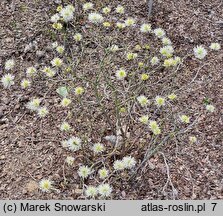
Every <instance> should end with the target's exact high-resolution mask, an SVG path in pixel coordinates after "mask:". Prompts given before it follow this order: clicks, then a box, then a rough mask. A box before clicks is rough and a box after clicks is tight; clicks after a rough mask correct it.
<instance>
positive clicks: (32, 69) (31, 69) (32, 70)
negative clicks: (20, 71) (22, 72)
mask: <svg viewBox="0 0 223 216" xmlns="http://www.w3.org/2000/svg"><path fill="white" fill-rule="evenodd" d="M36 72H37V70H36V68H35V67H28V68H27V69H26V75H27V76H29V77H31V76H33V75H35V74H36Z"/></svg>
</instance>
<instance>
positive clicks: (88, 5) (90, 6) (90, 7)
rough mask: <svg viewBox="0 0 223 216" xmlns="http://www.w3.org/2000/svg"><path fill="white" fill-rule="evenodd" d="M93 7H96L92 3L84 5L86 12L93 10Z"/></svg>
mask: <svg viewBox="0 0 223 216" xmlns="http://www.w3.org/2000/svg"><path fill="white" fill-rule="evenodd" d="M93 7H94V4H92V3H91V2H87V3H85V4H83V10H84V11H87V10H90V9H93Z"/></svg>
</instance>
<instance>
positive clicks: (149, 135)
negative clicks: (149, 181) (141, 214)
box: [1, 2, 221, 198]
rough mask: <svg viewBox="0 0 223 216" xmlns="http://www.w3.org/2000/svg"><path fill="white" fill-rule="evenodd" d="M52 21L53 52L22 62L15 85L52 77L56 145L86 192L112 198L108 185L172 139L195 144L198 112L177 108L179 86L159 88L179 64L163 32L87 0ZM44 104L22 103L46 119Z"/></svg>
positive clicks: (198, 52) (8, 66)
mask: <svg viewBox="0 0 223 216" xmlns="http://www.w3.org/2000/svg"><path fill="white" fill-rule="evenodd" d="M50 22H51V24H50V25H51V27H52V29H53V31H55V33H56V35H57V41H52V44H51V46H52V49H53V55H54V57H53V58H52V60H51V62H48V64H47V65H45V66H44V67H43V68H35V67H33V66H31V67H28V68H27V70H26V76H25V77H23V79H22V80H20V86H21V88H22V89H23V90H25V89H27V88H29V87H30V86H34V85H35V82H38V79H35V76H37V75H38V74H40V75H42V76H43V77H44V79H45V80H46V82H51V81H55V80H56V81H57V89H56V93H57V96H58V99H59V100H60V103H59V104H55V106H59V107H61V108H62V109H63V110H64V112H65V113H67V116H68V117H67V118H66V119H61V124H60V125H59V127H58V128H59V131H60V133H62V134H64V136H66V137H67V138H66V139H64V140H60V141H59V142H60V145H59V144H58V148H63V149H64V151H67V152H68V155H67V157H66V158H64V161H65V165H67V166H70V167H75V168H76V171H75V172H77V174H78V176H79V180H80V184H81V185H82V187H83V195H84V196H85V197H87V198H107V197H112V192H113V191H114V188H113V186H112V182H114V181H115V180H116V179H119V178H120V176H121V177H122V179H124V180H126V181H128V180H130V179H131V178H132V176H134V175H137V171H138V169H139V168H140V167H142V166H143V164H144V163H145V161H147V160H148V159H149V157H150V156H151V155H152V154H153V153H155V152H156V151H158V150H159V149H160V148H161V147H162V145H164V144H165V142H167V139H171V137H177V136H178V135H179V134H182V133H185V134H186V135H188V140H189V141H190V142H191V143H196V142H197V138H196V137H195V136H193V134H191V132H190V130H191V129H192V128H193V127H194V125H196V121H197V118H198V116H199V115H197V114H194V113H191V112H187V110H181V109H180V107H178V106H177V99H178V97H181V92H180V91H179V90H176V89H174V88H173V87H171V88H167V89H165V91H162V88H160V87H159V85H158V83H159V82H162V81H164V78H165V77H167V78H168V79H171V77H174V75H175V73H177V72H178V71H179V70H180V68H181V67H182V65H183V64H184V61H183V58H182V57H179V56H177V55H175V50H176V49H177V48H176V47H174V43H172V42H171V40H170V39H169V38H168V36H167V33H166V32H165V31H164V29H162V28H159V27H155V28H152V26H151V24H149V23H147V22H144V21H141V20H138V19H137V18H134V17H129V16H127V15H126V9H125V7H123V6H121V5H117V7H116V8H111V7H109V6H105V7H104V8H101V9H100V10H96V8H95V5H94V4H93V3H90V2H88V3H85V4H84V5H82V7H81V8H80V7H78V9H77V8H75V7H74V6H73V5H66V6H58V8H57V12H56V13H55V14H53V15H52V16H51V18H50ZM129 41H130V42H131V43H130V42H129ZM220 48H221V47H220V44H218V43H212V44H211V45H210V47H209V48H204V46H203V45H198V46H196V47H195V48H194V50H193V51H191V53H193V54H194V57H195V58H194V60H195V61H201V60H202V59H204V58H206V56H207V55H208V49H210V50H212V51H218V50H220ZM15 65H16V62H15V61H14V60H13V59H9V60H7V61H6V62H5V68H4V69H5V74H4V75H3V76H2V78H1V82H2V85H3V87H4V88H6V89H10V88H12V87H13V85H14V84H15V82H16V81H15V75H13V68H14V67H15ZM163 77H164V78H163ZM64 80H65V81H66V82H64ZM45 102H46V101H45V99H44V98H37V97H36V98H30V101H29V102H28V103H27V104H26V108H27V110H30V112H31V115H37V116H38V118H47V116H48V115H49V114H50V110H51V108H52V107H47V106H45V105H44V104H46V103H45ZM206 110H207V111H209V112H214V111H215V107H214V105H212V104H206ZM69 113H73V116H74V118H73V119H71V118H69ZM76 120H80V121H79V127H78V128H74V127H72V126H71V121H76ZM84 124H87V127H84V126H83V125H84ZM49 133H50V131H49ZM136 151H140V152H143V155H144V156H143V157H142V156H141V155H140V154H138V155H137V154H135V152H136ZM79 154H80V155H82V157H83V158H84V159H83V162H82V164H81V165H80V164H79V165H77V164H76V161H75V159H76V157H78V155H79ZM65 175H66V173H65ZM111 179H113V181H111ZM114 179H115V180H114ZM64 181H65V182H64V183H66V177H65V178H64ZM89 182H90V183H89ZM39 187H40V189H41V190H42V191H43V192H48V191H50V190H52V189H53V188H56V187H57V185H55V184H54V183H53V182H52V181H51V180H46V179H43V180H41V182H40V183H39Z"/></svg>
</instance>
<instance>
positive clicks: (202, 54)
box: [194, 46, 207, 59]
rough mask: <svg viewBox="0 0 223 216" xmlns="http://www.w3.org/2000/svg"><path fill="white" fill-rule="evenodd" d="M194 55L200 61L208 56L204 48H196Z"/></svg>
mask: <svg viewBox="0 0 223 216" xmlns="http://www.w3.org/2000/svg"><path fill="white" fill-rule="evenodd" d="M194 55H195V57H196V58H198V59H203V58H204V57H205V56H206V55H207V50H206V49H205V48H204V47H203V46H197V47H195V48H194Z"/></svg>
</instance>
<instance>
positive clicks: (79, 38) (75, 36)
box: [74, 33, 83, 42]
mask: <svg viewBox="0 0 223 216" xmlns="http://www.w3.org/2000/svg"><path fill="white" fill-rule="evenodd" d="M82 38H83V36H82V34H80V33H76V34H75V35H74V40H75V41H76V42H79V41H81V40H82Z"/></svg>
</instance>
